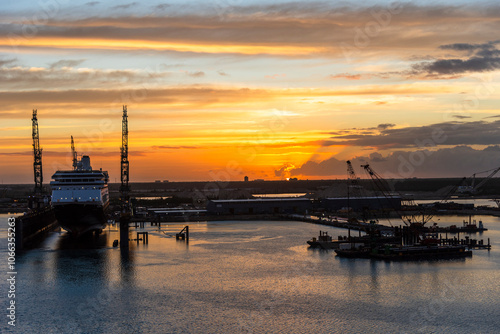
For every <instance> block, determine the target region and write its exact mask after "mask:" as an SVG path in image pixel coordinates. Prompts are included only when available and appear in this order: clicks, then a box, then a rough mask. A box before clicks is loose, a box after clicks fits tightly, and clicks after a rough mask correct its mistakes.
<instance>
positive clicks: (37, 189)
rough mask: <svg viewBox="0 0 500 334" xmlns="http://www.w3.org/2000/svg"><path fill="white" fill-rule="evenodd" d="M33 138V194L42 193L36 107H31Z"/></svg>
mask: <svg viewBox="0 0 500 334" xmlns="http://www.w3.org/2000/svg"><path fill="white" fill-rule="evenodd" d="M31 124H32V126H31V129H32V138H33V171H34V178H35V194H37V195H40V194H42V193H43V185H42V184H43V171H42V148H41V147H40V133H39V132H38V118H37V109H33V117H32V118H31Z"/></svg>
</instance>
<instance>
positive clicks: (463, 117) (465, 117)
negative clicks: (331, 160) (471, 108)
mask: <svg viewBox="0 0 500 334" xmlns="http://www.w3.org/2000/svg"><path fill="white" fill-rule="evenodd" d="M451 117H453V118H456V119H467V118H472V117H471V116H465V115H451Z"/></svg>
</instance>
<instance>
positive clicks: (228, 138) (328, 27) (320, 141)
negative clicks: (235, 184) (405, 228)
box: [0, 0, 500, 184]
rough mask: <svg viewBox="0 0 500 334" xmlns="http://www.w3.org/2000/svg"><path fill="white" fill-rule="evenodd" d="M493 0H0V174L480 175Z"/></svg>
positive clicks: (494, 119)
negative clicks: (75, 162) (125, 133)
mask: <svg viewBox="0 0 500 334" xmlns="http://www.w3.org/2000/svg"><path fill="white" fill-rule="evenodd" d="M499 28H500V4H498V2H496V1H476V2H474V4H470V1H468V2H466V1H404V2H392V1H364V2H362V4H360V2H358V1H325V2H323V1H300V2H299V1H296V2H293V1H264V0H260V1H256V0H246V1H243V0H208V1H141V2H138V1H137V2H132V1H69V0H45V1H42V0H40V1H37V2H33V1H25V0H20V1H15V2H12V1H11V2H9V4H2V10H1V11H0V101H1V103H0V176H1V181H2V183H4V184H8V183H31V182H33V153H32V138H31V116H32V110H33V109H37V113H38V123H39V132H40V144H41V146H42V148H43V172H44V182H45V183H47V182H48V181H50V177H51V175H52V174H53V173H54V172H55V171H56V170H60V169H71V151H70V137H71V136H73V137H74V138H75V145H76V150H77V151H78V154H79V155H82V154H87V155H89V156H90V157H91V162H92V166H93V167H94V168H103V170H108V171H109V174H110V178H111V181H112V182H114V181H116V180H118V181H119V179H120V163H119V162H120V145H121V116H122V107H123V105H126V106H127V109H128V114H129V130H130V133H129V160H130V179H131V181H132V182H141V181H155V180H170V181H221V182H223V181H228V180H243V178H244V176H248V177H249V179H250V180H253V179H265V180H283V179H287V178H290V177H296V178H299V179H334V178H346V177H347V175H346V174H347V171H346V163H345V161H346V160H351V161H352V162H353V166H354V168H355V171H356V173H358V176H360V177H366V176H365V175H364V174H363V171H362V169H361V168H360V165H361V164H370V166H371V167H372V168H373V169H374V170H375V171H376V172H377V173H378V174H380V175H382V176H384V177H388V178H412V177H463V176H470V175H472V174H474V173H476V174H477V175H478V176H486V175H487V174H488V171H489V170H492V169H494V168H497V167H498V166H500V109H499V106H500V85H499V74H500V37H499V35H498V31H499Z"/></svg>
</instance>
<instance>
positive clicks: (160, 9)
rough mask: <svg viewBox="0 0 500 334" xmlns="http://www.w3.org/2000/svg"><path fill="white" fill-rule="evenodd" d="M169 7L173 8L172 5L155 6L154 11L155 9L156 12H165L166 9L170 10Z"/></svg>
mask: <svg viewBox="0 0 500 334" xmlns="http://www.w3.org/2000/svg"><path fill="white" fill-rule="evenodd" d="M169 7H171V5H170V4H168V3H161V4H159V5H156V6H154V7H153V9H154V10H155V11H156V10H159V11H162V10H165V9H167V8H169Z"/></svg>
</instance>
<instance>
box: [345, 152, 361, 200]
mask: <svg viewBox="0 0 500 334" xmlns="http://www.w3.org/2000/svg"><path fill="white" fill-rule="evenodd" d="M346 163H347V174H348V175H349V183H350V184H349V186H348V187H347V191H349V189H352V190H353V195H354V196H353V197H361V188H362V187H361V186H360V185H359V182H358V178H357V176H356V173H355V172H354V168H353V167H352V163H351V161H350V160H347V161H346Z"/></svg>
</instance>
